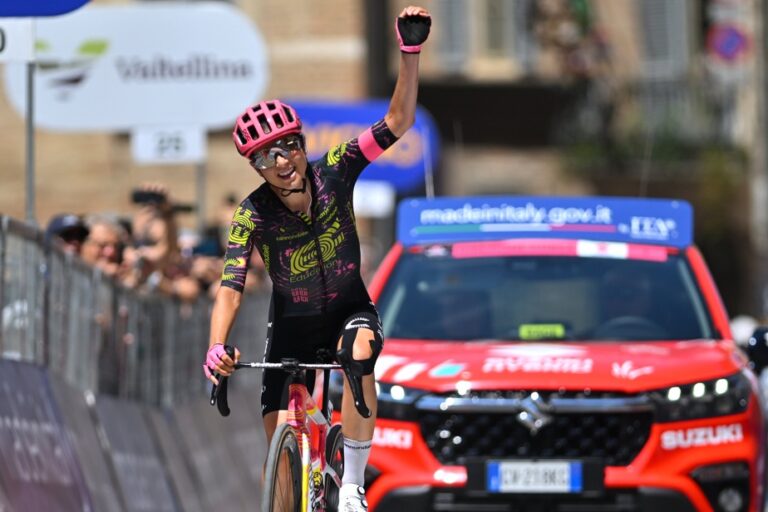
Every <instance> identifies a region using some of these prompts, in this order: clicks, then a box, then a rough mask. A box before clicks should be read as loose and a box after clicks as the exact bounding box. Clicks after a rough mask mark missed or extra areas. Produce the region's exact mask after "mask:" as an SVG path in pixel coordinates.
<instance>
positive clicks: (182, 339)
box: [0, 216, 269, 406]
mask: <svg viewBox="0 0 768 512" xmlns="http://www.w3.org/2000/svg"><path fill="white" fill-rule="evenodd" d="M211 304H212V303H211V300H210V299H209V298H207V297H201V298H200V299H198V300H197V301H196V302H195V303H182V302H180V301H178V300H175V299H172V298H169V297H167V296H159V295H143V294H139V293H137V292H136V291H134V290H129V289H126V288H124V287H122V286H119V285H118V284H116V283H115V282H114V281H113V280H112V279H111V278H110V277H108V276H104V275H102V274H101V273H100V271H99V270H98V269H95V268H92V267H90V266H88V265H86V264H84V263H83V262H82V261H80V260H79V258H77V257H75V256H73V255H71V254H67V253H64V252H62V251H61V250H59V249H58V248H53V247H48V246H46V244H45V243H44V240H43V235H42V233H41V232H39V231H38V230H37V229H35V228H33V227H31V226H29V225H27V224H25V223H23V222H20V221H18V220H15V219H12V218H10V217H7V216H2V217H0V313H1V314H0V354H2V357H3V358H6V359H17V360H22V361H28V362H34V363H38V364H41V365H45V366H47V367H48V368H49V369H50V370H51V371H53V372H54V373H56V374H57V375H59V376H61V377H62V378H63V379H64V380H65V381H67V382H69V383H70V384H72V385H74V386H75V387H77V388H79V389H82V390H87V391H91V392H93V393H103V394H110V395H114V396H119V397H123V398H128V399H133V400H139V401H142V402H145V403H150V404H155V405H166V406H169V405H172V404H175V403H180V402H183V401H185V400H189V399H200V397H201V396H202V395H203V394H204V393H205V392H206V390H207V389H208V383H207V381H206V380H205V379H204V377H203V376H202V370H201V365H202V362H203V359H204V356H205V351H206V348H207V346H208V329H209V317H210V308H211ZM268 308H269V293H262V294H250V295H246V296H245V297H244V302H243V305H242V307H241V311H246V312H247V314H241V315H239V317H238V320H237V322H236V323H235V326H234V327H233V330H232V336H231V338H230V339H232V340H233V341H234V340H236V343H237V345H238V346H239V347H240V349H241V351H242V352H243V353H244V354H247V355H248V358H249V359H258V358H260V357H261V355H262V352H263V344H264V339H265V336H266V318H267V312H268ZM248 373H250V374H251V376H249V377H247V378H243V379H236V380H237V381H238V382H237V383H236V384H235V385H236V386H243V387H250V386H252V385H258V382H260V375H255V374H256V373H258V372H248ZM243 377H245V376H243Z"/></svg>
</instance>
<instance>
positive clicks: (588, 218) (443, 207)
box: [397, 196, 693, 248]
mask: <svg viewBox="0 0 768 512" xmlns="http://www.w3.org/2000/svg"><path fill="white" fill-rule="evenodd" d="M508 238H561V239H562V238H566V239H584V240H597V241H606V242H628V243H646V244H655V245H664V246H672V247H678V248H684V247H687V246H689V245H691V244H692V242H693V210H692V208H691V205H690V204H689V203H687V202H686V201H681V200H676V199H637V198H623V197H518V196H513V197H504V196H486V197H440V198H434V199H426V198H418V199H406V200H404V201H402V202H401V203H400V206H399V209H398V226H397V239H398V240H399V241H400V242H401V243H403V244H404V245H415V244H424V243H451V242H461V241H479V240H502V239H508Z"/></svg>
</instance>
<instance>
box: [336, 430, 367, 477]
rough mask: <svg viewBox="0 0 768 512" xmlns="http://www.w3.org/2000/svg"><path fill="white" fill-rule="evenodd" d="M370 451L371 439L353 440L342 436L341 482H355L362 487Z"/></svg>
mask: <svg viewBox="0 0 768 512" xmlns="http://www.w3.org/2000/svg"><path fill="white" fill-rule="evenodd" d="M370 453H371V441H370V440H369V441H355V440H354V439H347V438H346V437H345V438H344V474H343V475H342V477H341V483H342V484H355V485H359V486H361V487H362V485H363V484H364V483H365V465H366V463H367V462H368V455H369V454H370Z"/></svg>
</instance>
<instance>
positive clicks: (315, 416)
mask: <svg viewBox="0 0 768 512" xmlns="http://www.w3.org/2000/svg"><path fill="white" fill-rule="evenodd" d="M324 377H325V375H324ZM326 382H327V379H326V378H324V379H323V400H325V397H326V396H327V387H328V386H327V384H326ZM286 422H287V423H288V424H289V425H290V426H291V428H293V430H294V432H295V433H296V438H297V439H298V441H299V452H300V453H301V491H302V492H301V495H302V504H301V509H302V510H305V511H307V512H313V511H314V510H316V508H315V507H316V504H317V503H319V501H320V498H323V497H324V493H325V485H324V483H325V477H326V475H330V477H331V478H332V479H333V480H334V481H335V482H336V483H337V485H338V486H339V487H340V486H341V477H340V476H339V475H337V474H336V471H335V470H334V469H333V468H332V467H331V466H329V465H328V464H326V461H325V442H326V439H327V438H328V431H329V430H330V429H331V422H330V421H329V419H328V417H327V416H326V414H325V411H323V410H321V409H320V408H318V406H317V403H316V402H315V400H314V399H313V398H312V396H311V395H310V394H309V391H308V390H307V386H306V384H305V383H304V379H303V377H301V376H292V377H291V381H290V383H289V385H288V409H287V420H286ZM310 479H311V480H310ZM310 485H311V486H312V494H311V495H312V498H313V499H312V500H309V496H310V492H309V491H310Z"/></svg>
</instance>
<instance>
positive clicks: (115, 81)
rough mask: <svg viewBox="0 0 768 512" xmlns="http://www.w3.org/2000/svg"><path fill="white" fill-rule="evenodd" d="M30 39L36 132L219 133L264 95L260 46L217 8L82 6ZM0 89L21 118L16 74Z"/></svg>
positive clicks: (235, 13) (234, 13)
mask: <svg viewBox="0 0 768 512" xmlns="http://www.w3.org/2000/svg"><path fill="white" fill-rule="evenodd" d="M36 31H37V34H36V55H35V57H36V61H37V73H36V77H37V78H36V80H35V101H36V108H35V121H36V123H37V125H38V126H39V127H41V128H46V129H50V130H60V131H98V130H102V131H130V130H131V129H132V128H134V127H140V126H155V125H160V126H162V125H179V126H185V125H190V126H201V127H203V128H205V129H221V128H227V127H230V126H232V124H233V122H234V118H235V117H236V116H237V115H238V114H239V113H240V112H241V111H242V110H243V109H244V107H245V106H246V105H247V104H248V103H251V102H253V101H254V100H256V99H259V98H260V96H261V94H262V93H263V92H264V90H265V88H266V85H267V78H268V70H267V51H266V47H265V44H264V41H263V39H262V38H261V36H260V34H259V33H258V32H257V30H256V29H255V27H254V26H253V24H252V23H251V22H250V20H249V19H248V18H247V17H246V16H245V15H243V14H242V13H241V12H240V11H239V10H238V9H236V8H235V7H232V6H230V5H227V4H224V3H221V2H216V3H214V2H195V3H186V2H184V3H182V2H178V3H171V2H167V3H166V2H157V3H155V2H153V3H151V4H128V5H91V6H86V7H85V8H82V9H80V10H77V11H75V12H73V13H71V14H67V15H64V16H57V17H52V18H46V19H39V20H37V22H36ZM5 87H6V93H7V95H8V97H9V99H10V102H11V104H12V105H13V106H14V107H15V108H16V109H17V110H18V112H19V113H23V112H24V105H25V101H26V98H25V96H26V91H25V87H26V83H25V74H24V69H23V66H21V65H8V66H6V74H5Z"/></svg>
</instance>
